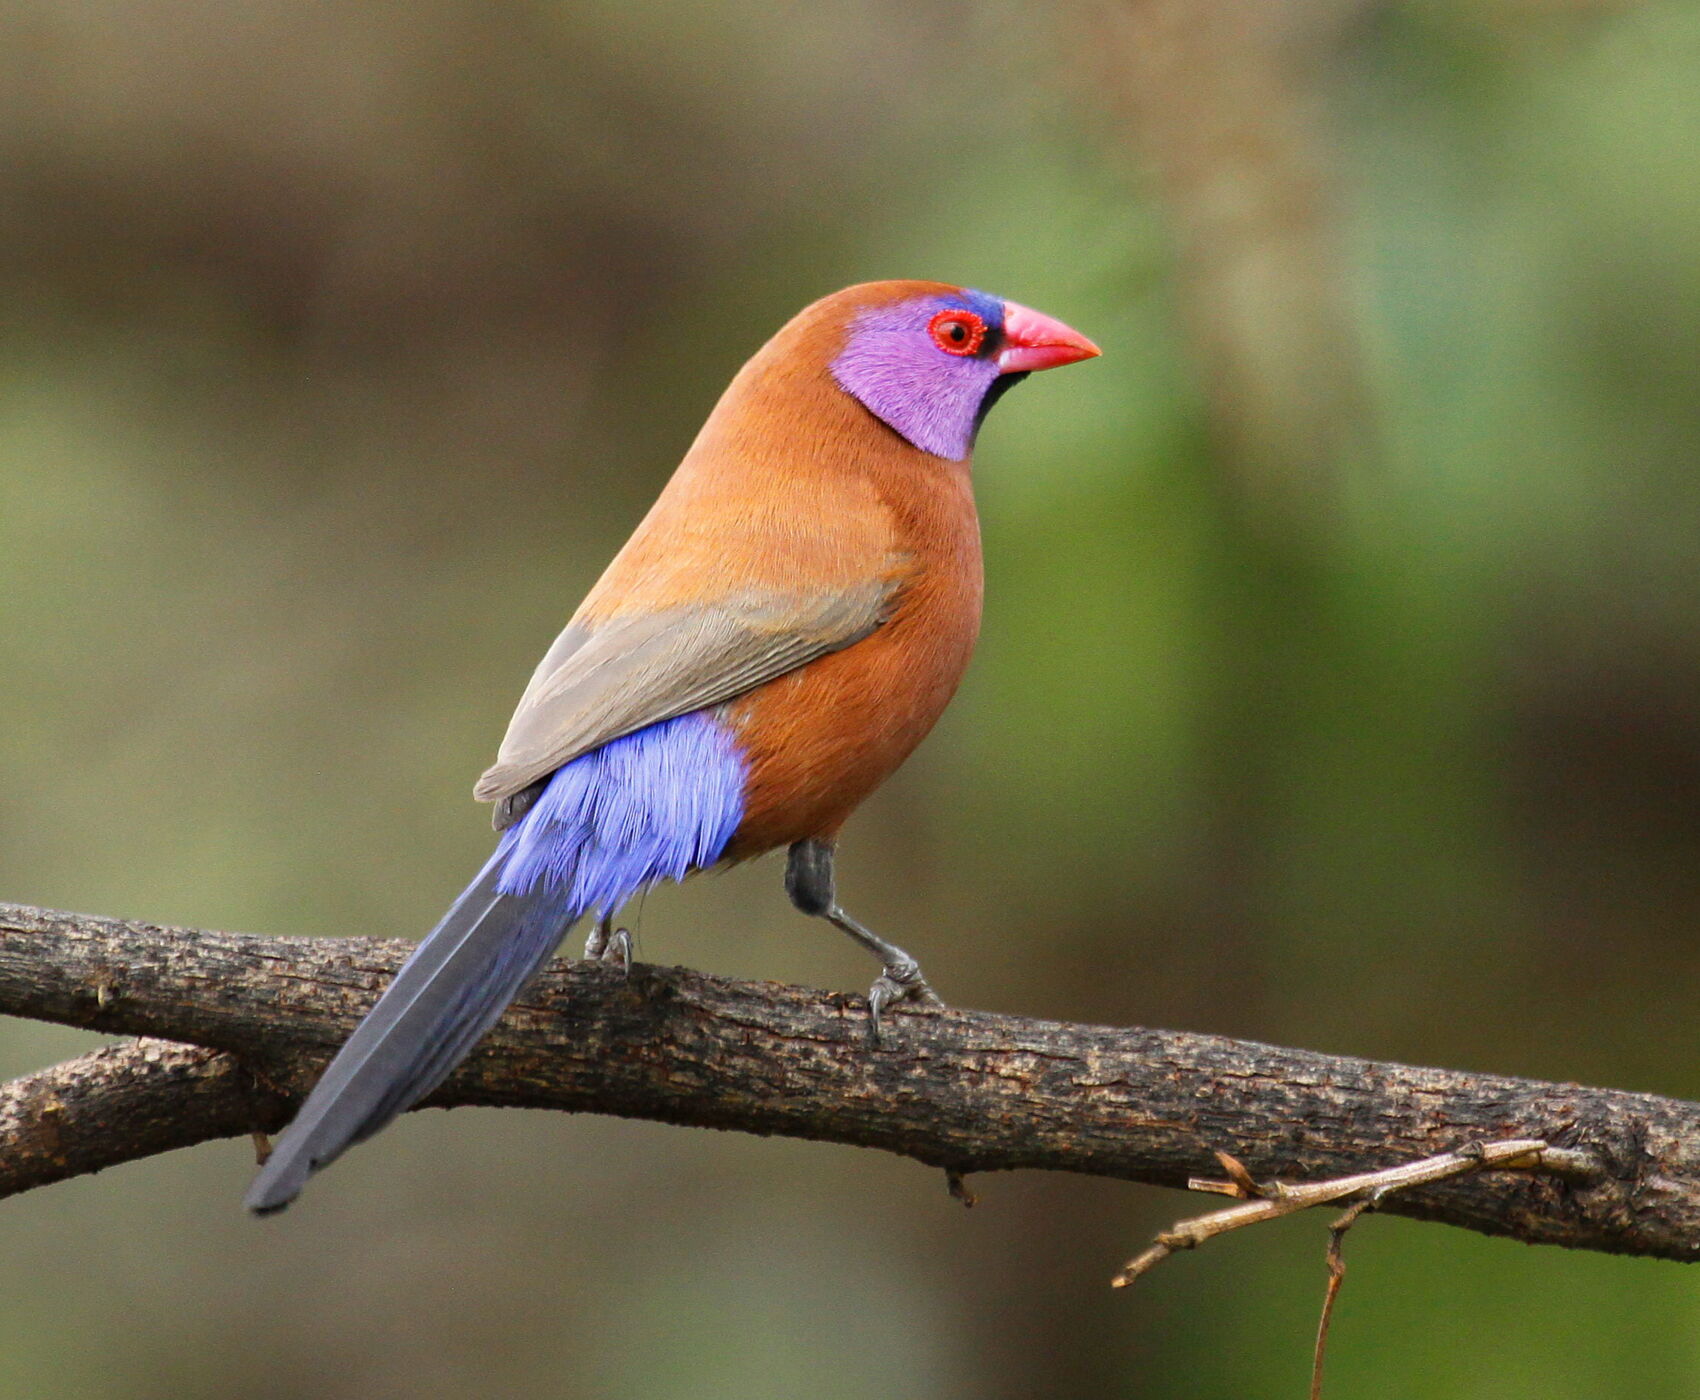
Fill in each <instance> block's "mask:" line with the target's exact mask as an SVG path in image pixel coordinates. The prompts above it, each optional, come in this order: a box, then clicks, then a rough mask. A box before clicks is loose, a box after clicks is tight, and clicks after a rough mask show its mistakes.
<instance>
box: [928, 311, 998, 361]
mask: <svg viewBox="0 0 1700 1400" xmlns="http://www.w3.org/2000/svg"><path fill="white" fill-rule="evenodd" d="M927 334H928V335H930V336H932V338H933V344H934V345H936V346H938V348H939V349H940V350H943V351H944V353H945V354H947V355H977V354H979V353H980V347H981V346H982V345H984V344H985V343H986V323H985V322H984V321H982V320H981V319H980V318H979V317H978V316H976V315H975V314H974V313H973V312H972V311H956V310H950V309H947V310H944V311H941V312H939V313H938V315H936V316H934V317H933V319H932V320H930V321H928V322H927Z"/></svg>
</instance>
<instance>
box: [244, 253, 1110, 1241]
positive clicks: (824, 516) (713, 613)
mask: <svg viewBox="0 0 1700 1400" xmlns="http://www.w3.org/2000/svg"><path fill="white" fill-rule="evenodd" d="M1099 353H1100V352H1099V349H1098V347H1097V346H1096V345H1094V344H1093V343H1092V342H1091V341H1090V340H1088V339H1087V338H1086V337H1085V336H1083V335H1081V334H1080V333H1079V332H1077V331H1075V330H1073V329H1071V328H1070V327H1069V326H1067V325H1065V324H1064V323H1063V322H1061V321H1059V320H1056V319H1055V318H1053V317H1050V316H1047V315H1044V314H1043V313H1040V312H1037V311H1033V310H1030V309H1029V308H1027V307H1025V306H1022V305H1020V304H1019V303H1016V302H1013V301H1005V300H1002V299H1000V298H998V297H995V296H992V295H990V294H988V293H985V292H980V291H975V290H972V289H968V288H964V287H959V286H953V285H951V284H948V283H942V282H924V281H885V282H869V283H863V284H861V285H858V286H854V287H849V288H846V289H845V290H843V291H839V292H836V293H834V294H832V295H830V296H827V297H824V298H822V299H821V300H819V301H816V302H814V303H813V304H812V305H810V306H808V307H806V308H804V309H803V310H802V311H801V312H799V313H798V314H797V315H796V316H795V317H793V318H792V319H791V320H790V321H789V322H788V323H787V324H786V325H785V326H783V327H782V328H781V329H780V330H779V332H778V333H777V334H776V335H774V336H773V338H772V339H771V340H769V341H768V342H767V343H766V345H764V346H763V347H762V348H761V349H760V350H759V351H757V352H756V354H755V355H754V356H753V357H752V358H751V359H750V360H749V361H748V362H747V363H746V364H745V365H744V367H743V368H742V369H741V370H740V371H739V372H738V374H737V375H736V376H735V377H734V378H733V380H732V382H731V384H730V385H729V386H728V387H727V389H726V391H725V393H724V394H723V395H722V397H721V398H720V400H719V402H718V403H717V404H716V406H715V407H714V409H713V411H712V412H711V413H710V415H709V417H708V419H707V421H706V422H705V423H704V425H703V427H702V429H701V431H700V432H699V434H698V435H697V437H696V440H695V441H694V443H693V444H692V445H691V447H690V449H689V450H688V452H687V453H686V455H685V457H684V458H683V460H682V461H681V462H680V464H679V466H678V467H677V469H676V470H675V472H674V474H673V476H672V477H671V479H670V480H669V481H668V483H667V485H666V486H665V487H664V488H663V490H662V492H661V494H660V496H659V497H658V498H657V499H656V501H655V503H654V505H653V506H652V507H651V509H650V510H649V512H648V514H647V515H646V516H645V517H644V519H643V520H642V522H641V523H640V524H639V526H638V528H637V530H636V531H635V533H634V534H633V535H632V536H631V538H630V539H629V540H628V541H627V542H626V544H625V546H624V547H623V548H622V549H621V550H620V551H619V553H618V554H617V555H616V556H615V557H614V559H613V561H612V563H610V564H609V566H608V568H607V570H606V571H605V572H604V573H603V575H602V577H601V578H600V580H599V581H598V582H597V583H596V584H595V586H594V587H592V588H591V590H590V592H589V594H588V595H587V596H586V597H585V599H584V601H583V602H582V603H581V604H580V606H579V608H578V610H577V611H576V612H575V613H574V614H573V615H572V617H571V619H570V620H569V621H568V623H567V625H566V628H565V629H564V630H563V631H562V632H561V634H560V636H559V637H557V638H556V639H555V642H554V644H553V645H552V646H550V648H549V649H548V651H547V653H546V654H545V655H544V657H543V659H542V661H541V662H539V663H538V665H537V668H536V670H535V671H534V673H533V674H532V676H531V680H530V682H529V684H528V685H527V686H526V687H525V690H524V693H523V694H522V696H521V697H520V701H519V705H518V708H517V709H516V710H515V712H514V715H513V718H512V720H511V721H510V723H509V725H508V729H507V733H506V735H505V736H504V738H503V740H502V742H501V745H500V747H499V750H498V752H497V756H496V761H495V763H494V764H493V765H491V766H490V768H489V769H487V770H486V771H485V772H484V774H483V776H482V777H480V778H479V780H478V783H477V786H476V788H475V789H474V795H475V796H476V797H477V798H478V799H479V800H481V801H484V802H489V803H493V804H494V825H495V827H496V830H497V831H498V832H499V833H500V835H499V838H498V841H497V844H496V848H495V851H494V852H493V854H492V855H491V856H490V858H489V860H488V861H487V862H486V863H485V865H484V867H483V869H481V870H480V871H479V873H478V875H477V877H476V878H475V879H474V880H473V881H472V883H471V884H469V885H468V886H467V888H466V889H465V891H464V892H463V893H462V894H461V895H460V897H459V898H458V899H457V900H456V901H455V902H454V903H453V905H451V906H450V908H449V910H448V912H447V913H446V914H444V915H443V917H442V919H441V921H440V922H439V923H438V924H437V926H436V928H435V929H433V930H432V932H431V933H430V934H429V935H428V936H427V937H426V938H425V939H424V940H423V941H422V942H421V943H420V944H419V946H418V947H417V949H416V950H415V951H414V952H413V954H412V955H411V956H410V957H409V958H408V959H407V961H406V962H405V963H404V964H403V965H402V967H401V969H400V970H399V971H398V972H397V973H396V975H395V977H394V979H393V980H392V981H391V982H390V984H389V986H388V988H387V989H386V990H385V992H384V994H383V996H382V997H381V998H380V999H379V1000H378V1002H377V1004H376V1005H375V1006H374V1007H373V1008H372V1010H371V1011H370V1012H369V1013H368V1014H367V1015H366V1017H365V1019H364V1020H362V1021H361V1022H360V1023H359V1025H358V1026H357V1027H356V1029H355V1030H354V1032H353V1034H352V1035H351V1036H350V1037H349V1039H348V1040H347V1041H346V1042H345V1043H344V1044H343V1046H342V1048H341V1049H340V1050H339V1051H338V1052H337V1054H336V1056H335V1057H334V1058H333V1059H332V1061H331V1062H330V1064H329V1066H328V1067H327V1068H326V1070H325V1071H324V1073H323V1075H322V1077H321V1078H320V1079H319V1080H318V1082H317V1084H316V1085H315V1086H314V1088H313V1089H312V1091H311V1092H310V1094H309V1095H308V1097H307V1098H306V1100H305V1102H304V1103H303V1104H302V1106H301V1108H300V1110H299V1112H298V1113H297V1114H296V1116H295V1118H294V1120H293V1121H292V1122H291V1123H290V1124H289V1126H288V1127H287V1128H285V1130H284V1131H283V1132H282V1134H281V1135H280V1136H279V1138H278V1139H277V1142H276V1144H275V1146H274V1148H273V1150H272V1152H271V1154H270V1156H269V1157H268V1158H267V1159H266V1161H265V1163H264V1164H263V1166H262V1167H261V1169H260V1171H259V1173H258V1175H257V1176H256V1177H255V1179H254V1182H253V1185H252V1187H251V1188H250V1190H249V1192H248V1194H247V1197H246V1204H247V1206H248V1208H249V1209H250V1210H252V1211H253V1212H255V1213H256V1214H261V1215H265V1214H270V1213H272V1212H275V1211H278V1210H281V1209H282V1208H284V1207H285V1206H287V1205H288V1204H289V1203H290V1202H291V1201H293V1200H294V1199H295V1198H296V1196H297V1195H298V1194H299V1193H300V1191H301V1189H302V1187H303V1186H304V1185H305V1183H306V1181H307V1179H308V1177H309V1176H310V1175H311V1174H312V1173H313V1172H315V1171H317V1170H319V1169H320V1168H322V1167H324V1166H327V1165H328V1164H329V1163H330V1162H332V1161H333V1160H334V1159H335V1158H337V1157H338V1156H339V1155H340V1154H341V1153H342V1152H343V1151H345V1150H346V1149H347V1148H349V1147H350V1146H353V1145H354V1144H356V1143H359V1142H362V1141H364V1140H365V1139H367V1138H369V1137H371V1136H372V1135H373V1134H374V1133H376V1132H378V1131H379V1130H380V1129H382V1128H383V1127H384V1126H385V1125H387V1124H388V1123H389V1122H391V1121H392V1120H393V1119H394V1118H395V1117H396V1116H397V1115H398V1114H400V1113H402V1112H404V1111H405V1110H406V1109H408V1108H410V1107H412V1106H413V1105H414V1104H415V1103H417V1102H419V1101H420V1100H421V1099H423V1098H424V1097H425V1096H426V1095H427V1094H429V1093H430V1092H431V1091H432V1090H433V1089H435V1088H436V1087H437V1086H438V1085H440V1084H441V1083H442V1082H443V1080H444V1079H446V1078H447V1077H448V1075H449V1074H450V1072H451V1071H452V1070H453V1069H454V1068H455V1066H456V1065H458V1064H459V1063H460V1062H461V1061H462V1060H463V1059H464V1058H465V1057H466V1056H467V1055H468V1054H470V1053H471V1051H472V1049H473V1047H474V1046H475V1045H476V1044H477V1043H478V1041H479V1040H480V1039H482V1037H483V1036H484V1034H485V1033H486V1032H487V1031H488V1030H489V1029H490V1028H491V1027H492V1026H493V1025H494V1024H495V1022H496V1021H497V1020H498V1019H499V1018H500V1016H501V1015H502V1013H503V1011H504V1010H505V1009H506V1008H507V1007H508V1005H509V1004H510V1003H511V1002H513V1001H514V1000H515V998H517V997H518V996H519V995H520V994H521V992H522V991H523V990H524V989H525V987H526V986H527V984H528V983H529V982H530V981H531V980H532V978H533V977H534V976H535V975H536V974H537V973H538V972H539V971H540V970H541V969H542V967H543V966H544V964H545V963H547V962H548V961H549V960H550V959H551V958H552V957H553V956H554V953H555V951H556V949H557V947H558V946H559V944H560V943H561V941H562V939H563V938H564V937H565V936H566V934H567V932H568V931H569V930H570V929H571V927H572V926H573V925H575V924H577V923H579V922H580V921H583V920H587V919H588V920H590V921H591V932H590V934H589V937H588V939H587V941H586V945H585V951H586V955H587V956H589V957H595V958H602V959H606V960H609V961H613V962H616V963H618V964H621V965H623V966H625V967H627V968H628V969H629V967H630V962H631V940H630V936H629V934H628V933H627V931H625V930H624V929H615V928H614V926H613V924H614V919H615V917H616V915H617V914H618V911H619V910H620V908H621V906H622V905H624V904H625V903H626V901H627V900H629V899H630V898H632V897H633V896H634V895H636V894H638V893H640V892H641V891H643V890H645V889H647V888H649V887H650V886H652V885H654V884H656V883H659V882H662V881H668V880H683V879H684V878H685V877H686V876H688V875H690V874H692V873H694V872H696V871H700V870H705V869H708V868H710V867H714V866H717V865H723V864H730V863H733V862H739V861H743V860H747V859H749V858H751V857H754V856H758V855H761V854H764V853H766V852H771V851H776V850H779V849H781V848H784V849H785V850H786V851H787V852H788V856H787V860H786V867H785V888H786V892H787V894H788V895H789V896H790V899H791V901H792V903H793V904H794V905H795V906H796V907H797V908H798V909H799V910H801V911H802V912H803V913H805V914H808V915H813V916H817V917H820V918H822V919H825V920H826V921H828V922H829V923H831V924H833V925H835V926H836V927H837V928H839V929H841V930H842V931H843V932H845V933H847V934H848V935H849V936H850V937H851V938H853V939H854V940H855V941H856V942H857V943H859V944H860V945H862V946H863V947H864V948H866V949H867V950H868V951H869V952H870V953H872V954H873V955H874V956H875V957H876V958H878V959H879V961H880V964H881V972H880V975H879V977H878V978H877V979H876V980H875V982H874V984H873V986H872V987H871V989H870V991H869V995H868V1022H867V1025H868V1034H869V1039H870V1041H871V1042H872V1044H873V1046H874V1047H875V1048H877V1047H878V1046H879V1045H880V1043H881V1040H880V1037H881V1024H882V1016H883V1014H884V1013H885V1012H886V1011H887V1010H888V1009H890V1008H892V1007H894V1006H895V1005H896V1004H898V1003H901V1002H905V1001H914V1002H917V1003H921V1004H935V1005H936V1004H941V1003H940V1001H939V998H938V996H937V994H936V993H935V992H934V991H933V989H932V987H931V986H930V985H929V983H928V982H927V979H926V978H925V977H924V976H923V974H922V971H921V967H920V965H919V963H918V962H917V961H916V960H915V959H914V958H913V957H911V956H910V955H909V954H908V953H907V952H905V951H904V950H903V949H902V948H901V947H899V946H897V945H896V944H894V943H890V942H887V941H886V940H885V939H883V938H881V937H880V936H878V935H877V934H875V933H874V932H873V931H872V930H870V929H868V928H866V927H865V926H864V925H862V924H861V923H859V922H858V921H857V920H855V919H854V918H852V917H851V916H850V915H849V914H848V913H847V912H845V910H844V909H843V908H842V907H841V906H840V904H839V902H838V899H837V894H836V883H835V854H836V842H837V837H838V834H839V831H840V828H841V827H842V826H843V825H844V822H845V820H846V819H847V818H848V817H849V815H850V814H851V812H852V811H853V810H854V809H855V808H856V807H857V806H858V805H859V804H860V803H861V802H862V801H863V799H864V798H866V797H867V796H868V795H869V794H870V793H871V792H872V791H873V790H874V789H875V788H876V787H877V786H878V785H879V784H880V783H881V782H882V781H884V779H885V778H886V777H887V776H889V775H890V774H891V772H892V771H893V770H894V769H896V768H897V766H898V765H899V764H900V763H902V762H903V760H904V759H905V758H907V757H908V755H909V754H910V752H911V751H912V750H913V749H914V748H915V746H916V745H917V744H918V743H919V742H920V741H921V739H922V738H923V737H924V736H925V735H926V733H927V731H928V730H929V729H931V728H932V726H933V723H934V721H936V720H937V719H938V717H939V715H940V713H941V712H942V711H943V710H944V708H945V706H946V704H947V703H948V702H949V700H950V698H951V696H952V695H953V694H954V693H955V691H956V688H957V685H958V682H959V681H960V680H961V678H962V675H963V672H964V670H965V669H966V667H967V665H968V660H969V656H970V654H971V652H972V651H973V648H974V643H975V640H976V637H977V634H978V632H979V625H980V611H981V598H982V592H983V587H982V570H981V557H980V533H979V521H978V517H977V514H976V511H975V506H974V497H973V492H972V488H971V483H970V459H971V455H972V451H973V446H974V441H975V438H976V435H977V434H978V432H979V429H980V425H981V423H982V422H983V421H984V419H985V417H986V414H987V413H988V411H989V410H990V409H991V407H992V406H993V405H994V404H995V403H996V402H997V401H998V400H999V399H1000V398H1001V397H1002V396H1003V394H1004V393H1005V392H1007V391H1008V389H1009V388H1010V387H1011V386H1013V385H1015V384H1017V383H1019V382H1020V381H1021V380H1023V379H1025V378H1027V376H1028V375H1029V374H1031V373H1033V372H1034V371H1036V370H1044V369H1049V368H1053V367H1055V366H1059V365H1066V364H1071V363H1074V362H1076V361H1080V360H1085V359H1089V358H1091V357H1093V356H1096V355H1098V354H1099Z"/></svg>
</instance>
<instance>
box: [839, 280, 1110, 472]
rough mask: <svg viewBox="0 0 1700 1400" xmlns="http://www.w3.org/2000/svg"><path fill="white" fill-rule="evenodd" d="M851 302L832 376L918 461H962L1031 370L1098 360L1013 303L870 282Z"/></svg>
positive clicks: (1077, 339) (940, 288) (852, 292)
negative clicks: (916, 451) (921, 455)
mask: <svg viewBox="0 0 1700 1400" xmlns="http://www.w3.org/2000/svg"><path fill="white" fill-rule="evenodd" d="M827 301H828V302H832V303H839V302H845V303H848V305H847V306H846V308H845V309H846V310H847V312H848V315H847V316H846V319H845V322H844V325H845V330H844V338H843V342H842V346H841V348H840V349H839V350H838V353H837V355H836V356H835V357H834V359H833V360H832V364H831V369H832V377H833V378H834V379H835V380H836V381H837V382H838V385H839V387H840V388H841V389H843V390H844V391H845V392H846V393H848V394H850V395H851V396H852V397H853V398H855V399H856V400H857V401H858V402H860V403H861V404H862V405H863V407H865V408H866V409H867V410H868V412H870V413H872V414H873V415H874V416H875V417H876V418H878V419H879V420H880V421H881V422H883V423H884V424H886V425H887V426H888V427H890V428H892V429H893V430H894V431H896V432H898V433H900V434H901V435H902V436H903V437H904V438H906V439H907V440H908V441H909V442H911V443H913V444H914V445H915V446H916V447H918V448H920V449H921V450H922V451H923V452H930V453H932V454H933V455H935V456H938V457H945V458H949V459H950V460H951V461H961V460H962V459H963V458H965V457H967V456H968V454H969V452H970V451H971V450H972V449H973V446H974V435H975V433H976V432H977V431H978V430H979V427H980V423H981V421H982V420H983V419H984V418H985V416H986V413H987V411H988V410H989V409H990V408H991V406H992V405H993V404H994V403H996V402H997V401H998V399H999V398H1000V397H1001V396H1002V395H1003V392H1004V391H1005V390H1006V389H1008V388H1009V387H1010V386H1011V385H1014V384H1017V383H1019V382H1020V381H1021V380H1023V379H1025V378H1026V377H1027V376H1028V375H1029V374H1030V373H1032V372H1033V371H1034V370H1037V369H1052V368H1055V367H1056V366H1057V365H1068V364H1073V363H1074V362H1075V361H1076V360H1088V359H1091V358H1092V357H1093V356H1094V355H1096V354H1098V353H1099V350H1098V347H1097V346H1096V345H1094V344H1093V343H1092V342H1091V341H1090V340H1088V339H1087V338H1086V337H1085V336H1083V335H1081V334H1080V332H1079V331H1076V330H1071V329H1070V328H1069V327H1068V326H1065V325H1064V324H1063V323H1062V322H1061V321H1058V320H1056V319H1054V318H1053V317H1050V316H1046V315H1044V314H1042V313H1041V312H1038V311H1032V310H1029V309H1028V308H1027V307H1025V306H1021V305H1019V304H1017V303H1016V302H1013V301H1002V300H1000V299H999V298H997V297H994V296H989V295H987V294H986V293H985V292H976V291H971V290H969V289H968V288H965V287H952V286H948V285H946V284H944V283H942V282H874V283H868V284H866V285H864V286H861V287H852V288H850V289H849V290H848V291H845V292H840V293H838V294H837V296H835V297H829V298H827Z"/></svg>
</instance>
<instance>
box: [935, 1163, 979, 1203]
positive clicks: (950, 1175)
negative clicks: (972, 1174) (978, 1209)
mask: <svg viewBox="0 0 1700 1400" xmlns="http://www.w3.org/2000/svg"><path fill="white" fill-rule="evenodd" d="M944 1180H945V1186H946V1187H947V1189H948V1190H949V1191H950V1197H951V1199H952V1200H953V1201H961V1202H962V1204H963V1205H964V1206H966V1207H967V1208H968V1209H969V1210H973V1209H974V1207H975V1206H977V1205H979V1204H980V1198H979V1197H978V1196H977V1195H975V1194H974V1192H973V1190H972V1188H970V1186H969V1185H968V1179H967V1177H966V1176H964V1175H963V1173H961V1172H959V1171H957V1170H955V1169H954V1168H952V1167H946V1168H945V1171H944Z"/></svg>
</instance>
